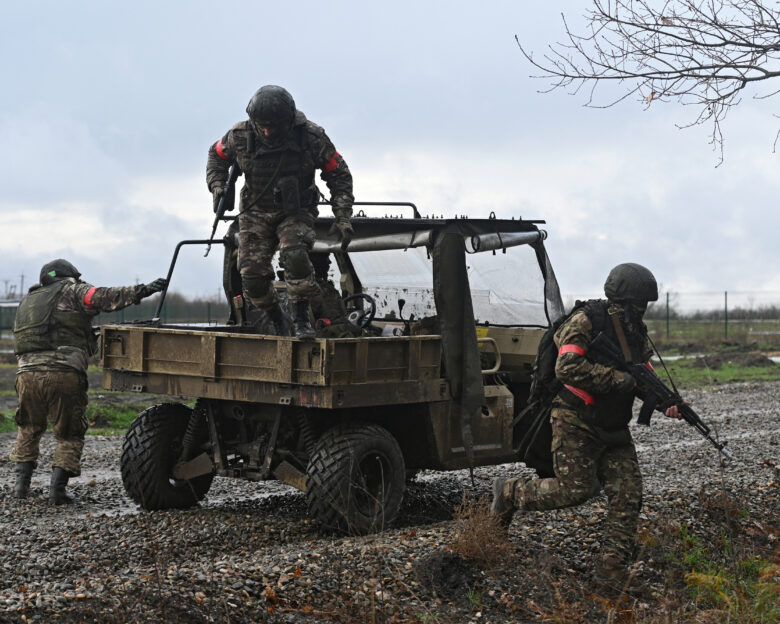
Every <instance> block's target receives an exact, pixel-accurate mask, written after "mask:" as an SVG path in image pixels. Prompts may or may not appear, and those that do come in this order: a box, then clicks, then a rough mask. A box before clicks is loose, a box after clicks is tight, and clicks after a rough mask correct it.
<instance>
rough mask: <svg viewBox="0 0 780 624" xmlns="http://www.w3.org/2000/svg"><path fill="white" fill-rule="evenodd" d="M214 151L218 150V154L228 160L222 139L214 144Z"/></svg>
mask: <svg viewBox="0 0 780 624" xmlns="http://www.w3.org/2000/svg"><path fill="white" fill-rule="evenodd" d="M214 151H216V152H217V156H219V157H220V158H221V159H222V160H227V154H225V149H224V148H223V147H222V139H220V140H219V141H217V142H216V144H215V145H214Z"/></svg>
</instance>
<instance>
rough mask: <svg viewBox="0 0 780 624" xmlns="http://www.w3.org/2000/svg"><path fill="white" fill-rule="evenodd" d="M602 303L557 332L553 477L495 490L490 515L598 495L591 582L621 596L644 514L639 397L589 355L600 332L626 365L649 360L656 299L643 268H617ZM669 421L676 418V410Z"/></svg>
mask: <svg viewBox="0 0 780 624" xmlns="http://www.w3.org/2000/svg"><path fill="white" fill-rule="evenodd" d="M604 292H605V294H606V296H607V300H606V301H604V300H595V301H593V302H588V303H589V304H590V305H587V306H585V307H584V308H581V309H580V310H578V311H576V312H574V314H572V315H571V317H570V318H568V319H567V320H565V321H564V322H563V324H562V325H561V326H560V328H559V329H558V330H557V331H556V332H555V336H554V341H555V345H556V346H557V347H558V357H557V360H556V362H555V376H556V377H557V378H558V379H559V380H560V381H561V382H563V388H562V389H561V390H560V392H559V393H558V394H557V395H556V396H555V398H554V399H553V404H552V413H551V423H552V434H553V439H552V456H553V466H554V472H555V476H554V477H552V478H547V479H535V480H524V479H518V478H508V479H505V478H498V479H495V480H494V482H493V502H492V505H491V512H492V513H493V514H494V515H495V516H497V517H498V518H499V519H500V520H501V522H502V523H503V524H504V525H505V526H509V524H510V523H511V521H512V515H513V514H514V512H515V510H529V511H542V510H548V509H561V508H564V507H570V506H574V505H579V504H581V503H584V502H585V501H587V500H588V499H590V498H592V497H593V496H595V495H597V494H598V493H599V491H600V490H601V488H603V489H604V492H605V493H606V495H607V501H608V510H607V518H606V526H605V529H604V536H603V539H602V548H601V553H600V556H599V561H598V564H597V568H596V571H595V574H594V577H595V580H596V581H597V582H598V583H599V584H601V586H602V587H603V588H604V589H606V590H608V591H609V590H616V591H620V590H622V589H623V588H624V587H625V585H626V583H627V582H628V580H629V577H628V568H629V565H630V563H631V561H632V559H633V551H634V545H635V542H636V530H637V521H638V518H639V512H640V510H641V507H642V475H641V472H640V470H639V463H638V461H637V455H636V449H635V447H634V443H633V440H632V439H631V433H630V431H629V429H628V423H629V422H630V420H631V417H632V404H633V402H634V397H635V394H636V391H635V388H636V383H635V381H634V379H633V377H632V376H631V375H630V374H629V373H627V372H624V371H620V370H618V369H617V368H615V367H614V366H613V365H611V364H608V363H606V361H605V360H604V361H602V359H601V358H600V357H598V356H596V355H592V354H589V352H588V346H589V344H590V342H591V340H593V339H594V338H595V337H596V335H597V333H598V332H599V331H604V332H606V333H607V334H608V335H609V336H610V337H612V338H613V340H614V342H615V343H616V344H620V345H621V347H622V349H623V352H624V355H629V356H630V357H629V358H627V360H629V361H633V362H637V363H647V362H648V360H649V359H650V356H651V355H652V349H651V347H650V344H649V341H648V338H647V327H646V326H645V324H644V322H643V321H642V317H643V315H644V313H645V310H646V309H647V305H648V302H650V301H656V300H657V299H658V286H657V284H656V280H655V277H653V274H652V273H651V272H650V271H649V270H648V269H646V268H645V267H643V266H641V265H639V264H634V263H626V264H620V265H618V266H616V267H615V268H614V269H612V271H611V272H610V274H609V276H608V277H607V281H606V283H605V284H604ZM666 415H667V416H669V417H672V418H680V415H679V413H678V410H677V407H670V408H668V409H667V410H666Z"/></svg>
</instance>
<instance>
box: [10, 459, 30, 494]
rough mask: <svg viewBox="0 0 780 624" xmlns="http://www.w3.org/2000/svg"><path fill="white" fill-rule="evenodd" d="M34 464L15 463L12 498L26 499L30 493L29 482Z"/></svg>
mask: <svg viewBox="0 0 780 624" xmlns="http://www.w3.org/2000/svg"><path fill="white" fill-rule="evenodd" d="M34 468H35V462H31V461H28V462H17V464H16V485H15V486H14V496H15V497H16V498H27V495H28V494H29V493H30V480H31V479H32V473H33V469H34Z"/></svg>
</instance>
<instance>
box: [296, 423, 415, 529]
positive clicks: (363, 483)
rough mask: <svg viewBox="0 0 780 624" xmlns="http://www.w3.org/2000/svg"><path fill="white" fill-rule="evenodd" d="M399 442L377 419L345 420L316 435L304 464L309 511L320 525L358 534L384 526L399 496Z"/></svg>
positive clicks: (396, 508) (401, 482)
mask: <svg viewBox="0 0 780 624" xmlns="http://www.w3.org/2000/svg"><path fill="white" fill-rule="evenodd" d="M405 475H406V469H405V466H404V457H403V453H402V452H401V447H400V446H398V442H397V441H396V439H395V438H394V437H393V436H392V434H391V433H390V432H389V431H387V429H384V428H383V427H380V426H379V425H374V424H367V423H347V424H342V425H337V426H336V427H334V428H332V429H330V430H328V431H326V432H325V434H324V435H323V436H322V437H321V438H320V439H319V440H318V441H317V443H316V444H315V446H314V450H313V452H312V454H311V457H310V459H309V464H308V467H307V469H306V499H307V502H308V507H309V514H310V515H311V516H313V517H314V518H315V519H316V520H317V521H318V522H319V523H320V525H322V526H323V527H324V528H326V529H330V530H335V531H339V532H342V533H348V534H354V535H364V534H366V533H370V532H374V531H380V530H382V529H384V528H385V527H387V526H389V525H390V524H391V523H392V522H393V521H394V520H395V519H396V517H397V516H398V511H399V509H400V508H401V501H402V500H403V496H404V489H405V483H404V478H405Z"/></svg>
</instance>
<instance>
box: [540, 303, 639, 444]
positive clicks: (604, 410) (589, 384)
mask: <svg viewBox="0 0 780 624" xmlns="http://www.w3.org/2000/svg"><path fill="white" fill-rule="evenodd" d="M605 304H606V302H605ZM607 312H608V313H613V312H615V313H617V315H618V317H619V318H620V320H621V322H622V323H623V328H624V332H625V335H626V339H627V341H628V344H629V347H630V348H631V351H632V353H633V354H634V357H633V359H634V360H635V361H637V362H647V361H648V360H649V359H650V356H651V355H652V353H653V352H652V349H651V347H650V343H649V341H648V340H647V328H646V326H645V325H644V323H642V322H641V321H639V323H638V326H634V325H632V324H631V323H630V322H628V321H627V320H626V315H625V311H624V309H623V307H622V306H621V305H619V304H616V303H609V304H608V305H607ZM611 324H612V323H611V321H608V323H607V325H608V327H607V330H608V331H612V330H611V328H610V326H611ZM640 325H641V326H640ZM593 338H595V336H594V335H593V327H592V324H591V320H590V319H589V318H588V315H587V314H586V313H585V311H584V310H580V311H579V312H576V313H574V314H573V315H572V316H571V318H569V319H568V320H567V321H566V322H565V323H563V325H561V327H560V328H558V331H557V332H555V336H554V341H555V344H556V346H557V347H558V349H559V355H558V358H557V360H556V362H555V376H556V377H557V378H558V379H560V380H561V381H562V382H563V383H564V384H566V385H567V386H570V387H573V388H576V389H578V390H583V391H585V392H586V393H588V394H589V395H591V398H592V399H593V401H594V403H593V406H592V409H590V410H585V409H584V407H585V404H584V402H580V403H578V404H575V406H576V407H578V408H583V409H582V411H583V413H585V412H587V416H588V417H589V420H590V421H591V422H592V423H593V424H595V425H597V426H599V427H602V428H604V429H608V430H615V429H619V428H622V427H625V426H627V425H628V422H629V421H630V420H631V406H632V404H633V401H634V392H633V391H630V392H625V391H621V389H622V388H623V387H624V384H625V380H626V373H624V372H622V371H620V370H618V369H617V368H615V367H614V366H611V365H609V364H606V363H603V362H600V361H599V359H598V358H592V357H590V356H589V355H588V346H589V345H590V341H591V340H592V339H593ZM565 345H570V346H571V347H573V348H570V349H565V350H564V352H561V351H560V350H561V347H564V346H565ZM556 401H557V402H558V403H559V404H560V403H566V404H567V405H568V406H569V407H571V406H572V403H571V402H569V401H562V399H561V398H558V399H556Z"/></svg>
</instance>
